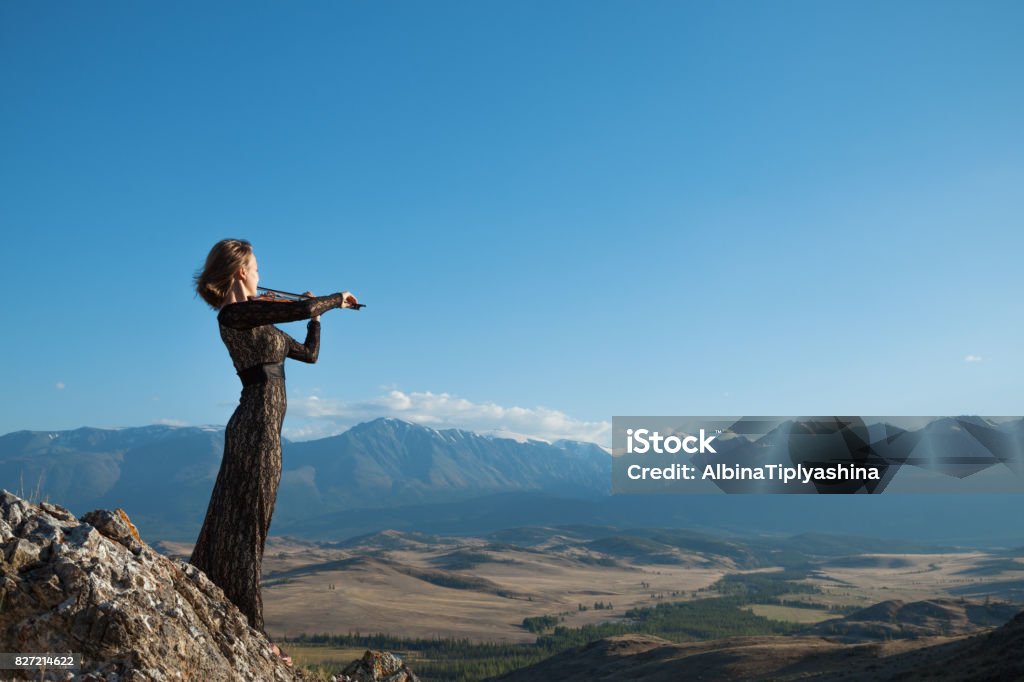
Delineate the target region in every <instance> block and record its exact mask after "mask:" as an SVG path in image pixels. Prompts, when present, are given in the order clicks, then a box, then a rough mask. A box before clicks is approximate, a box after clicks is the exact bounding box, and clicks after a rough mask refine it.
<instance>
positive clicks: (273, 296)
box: [249, 287, 366, 310]
mask: <svg viewBox="0 0 1024 682" xmlns="http://www.w3.org/2000/svg"><path fill="white" fill-rule="evenodd" d="M307 298H313V296H307V295H306V294H293V293H291V292H290V291H280V290H278V289H269V288H267V287H256V295H255V296H253V297H252V298H250V299H249V300H250V301H272V302H278V303H284V302H286V301H302V300H304V299H307ZM345 307H346V308H352V309H353V310H359V309H360V308H365V307H366V304H365V303H353V304H352V305H348V306H345Z"/></svg>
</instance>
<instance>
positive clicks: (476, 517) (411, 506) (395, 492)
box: [0, 418, 1024, 554]
mask: <svg viewBox="0 0 1024 682" xmlns="http://www.w3.org/2000/svg"><path fill="white" fill-rule="evenodd" d="M223 440H224V432H223V429H221V428H217V427H172V426H144V427H137V428H125V429H95V428H81V429H75V430H70V431H52V432H45V431H42V432H41V431H18V432H15V433H10V434H7V435H4V436H0V487H2V488H6V489H8V490H11V491H12V492H15V493H18V494H21V495H24V496H26V497H32V498H35V499H49V500H50V501H52V502H55V503H57V504H61V505H63V506H66V507H68V508H69V509H71V510H72V511H74V512H76V513H78V514H81V513H84V512H86V511H90V510H92V509H96V508H114V507H123V508H125V509H126V510H127V511H128V512H129V514H130V515H131V517H132V519H133V520H135V521H136V523H137V524H138V525H139V526H140V527H141V528H143V530H144V532H145V533H146V535H147V537H149V538H152V539H153V540H157V539H166V540H178V541H193V540H194V539H195V534H196V533H197V532H198V529H199V526H200V524H201V523H202V519H203V516H204V514H205V512H206V505H207V503H208V501H209V496H210V491H211V490H212V487H213V482H214V480H215V478H216V475H217V470H218V468H219V466H220V457H221V453H222V451H223ZM283 450H284V471H283V476H282V481H281V487H280V490H279V493H278V498H277V506H276V509H275V513H274V523H273V526H272V528H271V533H272V534H288V535H294V536H296V537H303V538H307V539H316V540H325V541H340V540H344V539H345V538H349V537H352V536H356V535H360V534H364V533H370V532H375V531H379V530H382V529H385V528H393V529H396V530H401V531H405V532H424V533H443V534H485V533H491V532H494V531H498V530H502V529H508V528H516V527H528V526H571V525H579V526H588V525H589V526H602V527H609V528H622V529H630V528H632V529H636V528H675V529H680V528H689V529H700V530H702V531H705V532H713V533H715V534H716V535H718V536H720V537H725V538H727V537H728V536H730V535H740V536H744V537H747V538H750V537H760V538H761V539H762V540H764V541H765V542H768V543H776V545H777V541H778V540H779V538H782V537H789V536H794V535H799V534H801V533H819V534H824V535H827V536H830V537H833V539H832V540H831V542H836V543H838V544H840V545H842V544H843V542H844V541H843V540H836V539H834V536H835V535H837V534H840V535H857V536H865V537H877V538H884V539H890V540H891V539H901V540H911V541H914V542H917V543H924V544H928V543H942V544H947V545H948V544H957V545H967V546H984V547H997V546H1003V547H1014V546H1020V544H1021V542H1022V539H1024V537H1022V536H1024V527H1022V526H1021V524H1020V522H1019V520H1018V519H1019V504H1020V497H1019V496H1018V495H1012V494H1010V495H994V494H992V495H952V496H943V495H888V494H883V495H834V496H808V495H792V496H784V495H721V494H714V495H678V494H677V495H611V494H610V483H611V458H610V456H609V455H608V454H607V453H606V452H605V451H604V450H603V449H601V448H599V447H598V446H596V445H593V444H589V443H578V442H571V441H560V442H556V443H547V442H543V441H532V440H531V441H526V442H519V441H516V440H512V439H506V438H496V437H491V436H483V435H480V434H476V433H473V432H469V431H464V430H459V429H447V430H435V429H431V428H427V427H423V426H418V425H415V424H410V423H408V422H404V421H401V420H398V419H389V418H382V419H377V420H374V421H371V422H367V423H364V424H359V425H357V426H355V427H353V428H352V429H350V430H349V431H347V432H345V433H343V434H341V435H338V436H333V437H330V438H324V439H320V440H314V441H305V442H287V441H286V442H285V443H284V445H283ZM951 510H955V513H950V511H951ZM652 540H653V541H654V542H660V540H658V539H656V538H654V539H652ZM629 549H630V551H637V552H642V551H645V550H644V548H642V547H638V546H637V545H636V542H635V541H634V542H633V546H632V547H631V548H629ZM646 551H653V552H654V553H655V554H658V553H659V552H660V553H662V554H664V553H665V550H663V549H662V548H658V547H655V546H650V545H649V546H648V547H647V550H646ZM908 551H909V550H908Z"/></svg>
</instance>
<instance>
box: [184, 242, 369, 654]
mask: <svg viewBox="0 0 1024 682" xmlns="http://www.w3.org/2000/svg"><path fill="white" fill-rule="evenodd" d="M259 279H260V275H259V270H258V268H257V264H256V256H255V255H254V254H253V251H252V245H251V244H250V243H249V242H247V241H245V240H242V239H224V240H222V241H219V242H217V244H215V245H214V247H213V248H212V249H211V250H210V254H209V255H208V256H207V257H206V264H205V265H204V266H203V269H202V270H201V271H199V272H198V273H197V274H196V276H195V278H194V281H195V287H196V292H197V293H198V294H199V295H200V296H201V297H202V298H203V300H204V301H206V302H207V303H208V304H210V306H211V307H212V308H215V309H218V310H219V311H220V312H219V313H218V314H217V321H218V323H219V324H220V337H221V339H223V340H224V345H226V346H227V348H228V353H230V355H231V360H232V362H233V363H234V365H235V370H236V371H237V372H238V376H239V378H240V379H241V380H242V395H241V398H240V400H239V403H238V407H237V408H235V412H234V414H232V415H231V419H230V420H229V421H228V425H227V429H226V430H225V432H224V457H223V459H222V460H221V464H220V472H219V473H218V474H217V483H216V484H215V485H214V488H213V494H212V495H211V496H210V505H209V507H208V508H207V510H206V520H204V521H203V529H202V530H201V531H200V533H199V539H198V540H197V541H196V546H195V549H194V550H193V551H192V558H191V559H190V563H192V564H193V565H194V566H196V567H198V568H199V569H201V570H202V571H203V572H204V573H206V575H207V576H209V578H210V579H211V580H212V581H213V582H214V583H216V584H217V585H218V586H220V588H221V589H223V590H224V594H225V595H227V597H228V599H230V600H231V601H232V602H233V603H234V604H235V605H236V606H237V607H238V608H239V609H240V610H241V611H242V613H244V614H245V616H246V617H247V618H248V619H249V624H250V625H251V626H252V627H254V628H255V629H257V630H259V631H260V632H263V599H262V597H261V595H260V570H261V566H262V563H263V548H264V545H265V543H266V540H267V531H268V530H269V528H270V517H271V515H272V514H273V513H274V501H275V500H276V498H277V486H278V484H279V483H280V481H281V424H282V422H283V421H284V413H285V408H286V407H287V398H286V396H285V386H284V359H285V358H286V357H289V358H292V359H294V360H301V361H302V362H310V363H313V362H316V359H317V355H318V354H319V350H320V315H321V313H324V312H326V311H328V310H330V309H332V308H348V307H353V306H355V305H357V303H358V302H357V301H356V298H355V296H353V295H352V294H351V293H349V292H347V291H346V292H343V293H339V294H332V295H331V296H322V297H318V298H308V299H305V300H302V301H252V300H249V299H250V298H252V297H254V296H256V285H257V284H258V283H259ZM307 295H309V296H312V294H310V293H309V292H307ZM305 319H309V326H308V328H307V332H306V341H305V343H302V344H300V343H299V342H297V341H296V340H295V339H293V338H292V337H290V336H289V335H288V334H285V333H284V332H283V331H281V330H280V329H277V328H276V327H274V326H272V325H273V323H275V322H293V321H295V320H305ZM275 651H276V649H275Z"/></svg>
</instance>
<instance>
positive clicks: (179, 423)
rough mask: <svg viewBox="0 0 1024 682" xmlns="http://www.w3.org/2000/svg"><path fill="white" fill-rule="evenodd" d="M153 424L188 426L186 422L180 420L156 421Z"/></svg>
mask: <svg viewBox="0 0 1024 682" xmlns="http://www.w3.org/2000/svg"><path fill="white" fill-rule="evenodd" d="M153 423H154V424H163V425H164V426H188V422H183V421H181V420H180V419H166V418H165V419H157V420H156V421H155V422H153Z"/></svg>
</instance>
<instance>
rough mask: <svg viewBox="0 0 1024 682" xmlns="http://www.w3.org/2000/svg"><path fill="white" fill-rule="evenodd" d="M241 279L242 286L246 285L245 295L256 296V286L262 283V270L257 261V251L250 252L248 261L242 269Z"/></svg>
mask: <svg viewBox="0 0 1024 682" xmlns="http://www.w3.org/2000/svg"><path fill="white" fill-rule="evenodd" d="M239 279H241V280H242V286H243V287H245V295H246V296H255V295H256V287H257V286H258V285H259V283H260V271H259V266H258V265H257V263H256V254H255V253H250V254H249V260H248V261H247V262H246V264H245V267H244V268H243V269H242V273H241V276H240V277H239Z"/></svg>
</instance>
